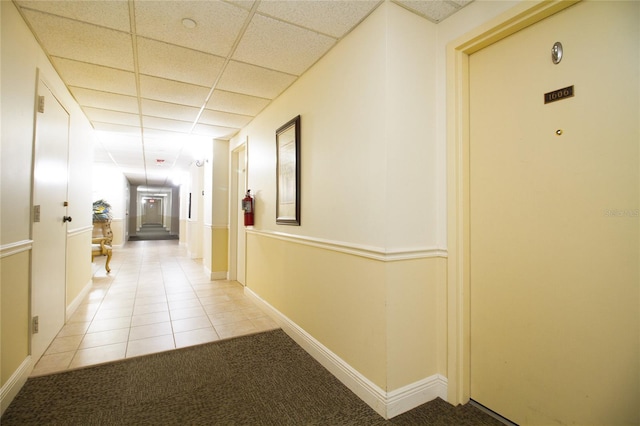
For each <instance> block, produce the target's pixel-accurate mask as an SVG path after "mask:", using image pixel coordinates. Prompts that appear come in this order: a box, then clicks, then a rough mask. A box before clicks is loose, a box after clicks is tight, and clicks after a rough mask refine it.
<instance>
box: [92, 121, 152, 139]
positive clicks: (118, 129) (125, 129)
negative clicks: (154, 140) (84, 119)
mask: <svg viewBox="0 0 640 426" xmlns="http://www.w3.org/2000/svg"><path fill="white" fill-rule="evenodd" d="M92 124H93V128H94V129H96V130H98V131H101V132H114V133H121V134H123V135H126V136H135V137H137V138H140V137H141V136H142V133H141V130H140V127H139V126H138V127H134V126H123V125H121V124H112V123H101V122H93V123H92Z"/></svg>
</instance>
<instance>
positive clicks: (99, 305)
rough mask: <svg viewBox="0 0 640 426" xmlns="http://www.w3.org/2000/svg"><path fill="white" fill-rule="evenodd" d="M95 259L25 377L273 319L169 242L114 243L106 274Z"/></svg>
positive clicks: (261, 327) (259, 327)
mask: <svg viewBox="0 0 640 426" xmlns="http://www.w3.org/2000/svg"><path fill="white" fill-rule="evenodd" d="M104 261H105V258H104V257H100V258H96V268H97V269H95V268H94V270H95V271H96V272H95V275H94V277H93V287H92V288H91V291H90V293H89V294H88V295H87V297H86V298H85V300H84V302H83V304H82V305H81V306H80V307H79V308H78V310H77V311H76V312H75V314H74V315H73V316H72V317H71V318H70V319H69V321H67V323H66V324H65V326H64V328H63V329H62V330H61V331H60V333H59V334H58V336H57V337H56V338H55V339H54V341H53V343H52V344H51V345H50V346H49V348H48V349H47V351H46V352H45V354H44V355H43V356H42V358H41V359H40V360H39V362H38V363H37V364H36V366H35V368H34V371H33V373H32V376H38V375H43V374H49V373H53V372H59V371H64V370H67V369H73V368H78V367H84V366H87V365H93V364H99V363H104V362H108V361H114V360H118V359H123V358H130V357H134V356H139V355H145V354H150V353H154V352H162V351H166V350H171V349H175V348H181V347H185V346H191V345H197V344H201V343H206V342H211V341H215V340H219V339H225V338H229V337H235V336H240V335H244V334H250V333H256V332H260V331H266V330H271V329H274V328H277V327H278V325H277V324H276V323H275V322H274V321H273V320H271V319H270V318H269V317H268V316H266V315H265V314H264V313H263V312H262V311H261V310H260V309H258V308H257V307H256V306H255V305H254V304H253V303H252V302H251V301H250V300H249V299H248V298H247V297H246V296H244V293H243V287H242V285H240V284H239V283H237V282H235V281H211V280H210V279H209V277H208V276H207V274H206V273H205V271H204V268H203V266H202V264H201V263H200V262H199V261H195V260H192V259H190V258H189V257H188V256H187V252H186V250H185V249H184V248H183V247H180V246H179V245H178V242H177V241H176V240H169V241H134V242H129V243H127V244H126V246H125V247H124V248H121V249H114V251H113V259H112V261H111V273H110V274H107V273H106V271H105V269H104Z"/></svg>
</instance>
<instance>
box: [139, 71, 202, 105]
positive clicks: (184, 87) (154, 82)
mask: <svg viewBox="0 0 640 426" xmlns="http://www.w3.org/2000/svg"><path fill="white" fill-rule="evenodd" d="M209 90H210V89H209V88H207V87H202V86H195V85H192V84H186V83H180V82H178V81H172V80H165V79H162V78H157V77H150V76H146V75H141V76H140V95H141V97H143V98H146V99H153V100H156V101H164V102H170V103H174V104H180V105H188V106H194V107H201V106H202V104H203V103H204V101H205V99H206V98H207V95H208V94H209Z"/></svg>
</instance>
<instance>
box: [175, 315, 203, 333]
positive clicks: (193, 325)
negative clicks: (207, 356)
mask: <svg viewBox="0 0 640 426" xmlns="http://www.w3.org/2000/svg"><path fill="white" fill-rule="evenodd" d="M171 324H172V326H173V332H174V333H181V332H183V331H191V330H197V329H199V328H208V327H211V325H212V324H211V321H209V318H208V317H207V316H200V317H193V318H186V319H179V320H174V321H171Z"/></svg>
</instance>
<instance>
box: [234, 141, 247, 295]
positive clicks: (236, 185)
mask: <svg viewBox="0 0 640 426" xmlns="http://www.w3.org/2000/svg"><path fill="white" fill-rule="evenodd" d="M248 142H249V141H248V139H246V140H245V141H244V142H243V143H241V144H240V145H238V146H237V147H235V148H234V149H233V150H232V151H231V153H230V156H231V159H230V160H231V161H230V164H231V167H230V171H229V174H230V175H231V176H230V178H231V179H230V183H231V185H230V189H231V190H230V191H229V228H230V229H229V231H230V232H229V280H232V281H234V280H236V279H237V278H238V231H239V229H240V227H241V226H242V224H240V223H239V222H238V213H239V210H240V201H241V200H240V198H239V197H238V189H239V188H240V187H243V188H245V190H246V188H247V180H248V165H249V150H248V145H249V144H248ZM243 150H244V164H242V165H241V164H239V163H240V161H239V160H240V159H239V153H240V151H243ZM241 166H242V167H244V170H245V175H244V176H245V181H244V182H239V179H238V168H239V167H241ZM244 257H245V269H246V244H245V256H244ZM245 281H246V275H245ZM244 285H246V283H244Z"/></svg>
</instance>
